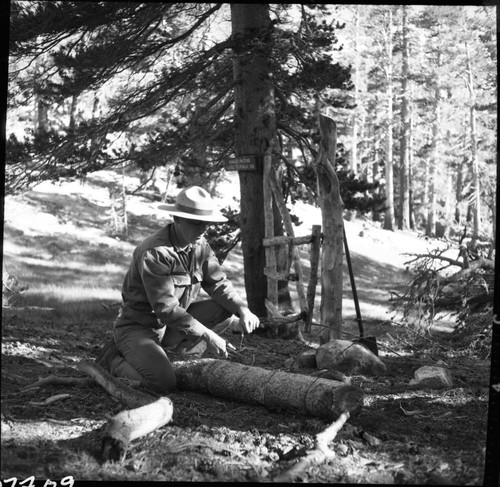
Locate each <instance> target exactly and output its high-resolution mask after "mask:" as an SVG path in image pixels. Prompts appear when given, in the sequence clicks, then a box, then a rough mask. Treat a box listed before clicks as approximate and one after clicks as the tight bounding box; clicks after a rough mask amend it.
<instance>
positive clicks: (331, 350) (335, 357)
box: [316, 340, 387, 375]
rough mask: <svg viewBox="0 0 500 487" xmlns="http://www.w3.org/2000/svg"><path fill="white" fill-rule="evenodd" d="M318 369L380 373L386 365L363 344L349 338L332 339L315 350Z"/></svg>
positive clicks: (348, 372)
mask: <svg viewBox="0 0 500 487" xmlns="http://www.w3.org/2000/svg"><path fill="white" fill-rule="evenodd" d="M316 363H317V366H318V368H319V369H329V370H332V369H333V370H338V371H340V372H342V373H344V374H348V375H357V374H360V375H382V374H385V373H386V371H387V367H386V365H385V364H384V362H382V360H380V359H379V358H378V357H377V356H376V355H375V354H374V353H372V352H371V351H370V350H368V349H367V348H366V347H364V346H363V345H360V344H358V343H353V342H351V341H349V340H332V341H331V342H328V343H325V344H324V345H321V346H320V347H318V349H317V350H316Z"/></svg>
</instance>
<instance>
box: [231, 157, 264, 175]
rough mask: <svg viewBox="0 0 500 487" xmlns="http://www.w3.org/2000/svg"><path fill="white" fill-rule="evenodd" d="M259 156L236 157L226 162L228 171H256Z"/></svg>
mask: <svg viewBox="0 0 500 487" xmlns="http://www.w3.org/2000/svg"><path fill="white" fill-rule="evenodd" d="M255 170H257V156H252V155H247V156H236V157H234V158H231V159H228V160H227V161H226V171H255Z"/></svg>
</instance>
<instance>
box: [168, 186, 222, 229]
mask: <svg viewBox="0 0 500 487" xmlns="http://www.w3.org/2000/svg"><path fill="white" fill-rule="evenodd" d="M159 208H160V209H161V210H167V211H168V212H169V213H170V214H171V215H172V216H178V217H181V218H187V219H189V220H200V221H204V222H212V223H223V222H227V218H226V217H225V216H224V215H223V214H222V213H221V212H220V211H219V210H217V209H216V208H215V205H214V202H213V200H212V198H211V197H210V194H209V193H208V191H205V190H204V189H203V188H200V187H199V186H191V187H190V188H185V189H183V190H182V191H181V192H180V193H179V194H178V195H177V199H176V201H175V204H174V205H160V206H159Z"/></svg>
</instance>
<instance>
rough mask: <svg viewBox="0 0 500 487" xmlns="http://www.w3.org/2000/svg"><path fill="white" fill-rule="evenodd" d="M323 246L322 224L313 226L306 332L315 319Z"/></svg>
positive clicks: (309, 330)
mask: <svg viewBox="0 0 500 487" xmlns="http://www.w3.org/2000/svg"><path fill="white" fill-rule="evenodd" d="M320 248H321V225H313V226H312V242H311V256H310V259H311V260H310V262H311V272H310V274H309V284H308V285H307V309H308V314H307V319H306V327H305V331H306V333H310V332H311V324H312V320H313V311H314V300H315V298H316V285H317V283H318V267H319V256H320Z"/></svg>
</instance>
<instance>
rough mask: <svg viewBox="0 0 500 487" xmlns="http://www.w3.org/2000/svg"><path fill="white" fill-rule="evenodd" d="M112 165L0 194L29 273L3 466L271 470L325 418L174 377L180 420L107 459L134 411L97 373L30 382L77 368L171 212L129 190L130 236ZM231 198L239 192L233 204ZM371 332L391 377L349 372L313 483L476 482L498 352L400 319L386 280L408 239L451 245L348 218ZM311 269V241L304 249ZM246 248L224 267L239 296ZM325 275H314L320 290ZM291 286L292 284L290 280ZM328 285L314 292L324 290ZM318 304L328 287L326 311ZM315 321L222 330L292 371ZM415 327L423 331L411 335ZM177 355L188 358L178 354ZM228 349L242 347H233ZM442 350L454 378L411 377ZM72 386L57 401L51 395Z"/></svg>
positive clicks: (91, 352) (350, 327) (312, 216)
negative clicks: (487, 353) (125, 413)
mask: <svg viewBox="0 0 500 487" xmlns="http://www.w3.org/2000/svg"><path fill="white" fill-rule="evenodd" d="M106 177H111V176H110V175H109V174H108V173H102V174H99V175H97V176H95V177H93V178H89V180H87V182H86V183H85V184H80V183H66V184H62V185H59V186H55V185H48V184H44V185H41V186H40V187H38V188H37V189H36V190H35V191H32V192H29V193H27V194H25V195H23V196H17V197H9V198H7V199H6V201H5V228H4V249H3V253H4V255H3V266H4V270H5V271H7V272H9V273H10V274H11V275H15V276H16V277H17V278H18V280H19V283H20V285H26V286H29V288H28V289H26V290H25V291H24V292H23V293H22V294H21V295H20V297H19V301H18V302H17V303H13V304H12V305H11V306H10V307H9V308H3V316H2V363H1V369H2V379H1V385H2V388H1V413H2V416H1V426H2V437H1V473H0V477H1V478H2V480H3V479H9V478H13V477H15V478H17V479H18V480H19V481H21V480H23V479H26V478H28V477H30V476H34V477H35V478H36V479H37V480H41V479H51V480H61V479H65V480H66V481H65V484H66V485H69V481H70V479H69V478H70V477H72V478H73V479H74V480H75V481H78V480H156V481H160V480H163V481H215V482H268V481H272V480H273V479H274V478H275V477H276V476H277V475H278V474H279V473H281V472H283V471H285V470H286V469H287V468H289V467H290V466H291V465H292V464H293V463H294V462H296V461H297V460H298V459H299V458H300V457H301V455H303V454H304V451H305V450H307V449H309V448H311V447H312V445H313V441H314V435H315V434H317V433H319V432H320V431H322V430H323V429H325V428H326V427H327V426H328V423H327V422H325V421H324V420H321V419H318V418H314V417H307V416H303V415H299V414H296V413H293V412H289V411H285V410H270V409H267V408H264V407H261V406H256V405H251V404H244V403H238V402H234V401H230V400H227V399H223V398H220V397H212V396H208V395H205V394H199V393H195V392H185V391H175V392H174V393H172V394H170V395H169V397H170V398H171V399H172V401H173V403H174V414H173V419H172V421H171V422H170V423H169V424H167V425H166V426H164V427H162V428H159V429H158V430H156V431H154V432H152V433H150V434H149V435H147V436H144V437H142V438H139V439H137V440H135V441H134V442H133V443H132V445H131V447H130V449H129V451H128V453H127V455H126V457H125V459H124V460H123V461H122V462H119V463H102V462H101V460H100V441H101V436H102V432H103V430H104V427H105V425H106V423H107V420H108V418H109V417H110V416H111V415H114V414H116V413H118V412H119V411H121V410H123V409H124V406H123V405H122V404H120V403H119V402H118V401H117V400H115V399H114V398H112V397H111V396H110V395H109V394H107V392H106V391H105V390H104V389H102V388H101V387H100V386H98V385H95V386H81V387H77V386H47V387H45V388H39V389H29V388H28V389H25V388H26V387H27V386H29V385H30V384H33V383H34V382H35V381H36V380H37V379H38V378H39V377H45V376H48V375H62V376H81V374H80V373H79V372H78V371H77V370H76V369H75V366H76V364H77V363H78V362H79V361H80V360H82V359H93V358H95V357H96V356H97V355H98V353H99V351H100V349H101V346H102V344H103V343H105V342H106V341H107V339H108V338H109V337H110V336H111V331H112V329H111V323H112V321H113V319H114V316H115V314H116V307H115V305H116V303H117V302H118V301H119V300H120V286H121V280H122V278H123V276H124V273H125V271H126V268H127V266H128V263H129V260H130V257H131V253H132V250H133V248H134V245H135V244H136V243H137V242H138V241H140V240H141V239H142V238H143V237H144V236H146V235H148V234H149V233H152V232H153V231H155V230H156V229H157V228H158V227H159V226H160V225H162V224H164V222H165V215H160V214H158V211H156V210H155V209H154V207H155V203H153V202H151V201H150V200H148V199H147V198H144V197H140V196H135V197H131V198H130V201H129V203H130V204H129V212H130V213H129V227H130V233H129V237H128V238H127V239H118V238H114V237H113V236H112V235H111V231H110V226H109V222H110V218H111V216H110V214H109V202H108V201H107V199H106V198H107V196H106V194H107V193H106V190H105V184H106V181H105V178H106ZM233 206H234V205H233ZM296 211H297V214H298V215H299V216H300V218H301V220H302V221H306V220H307V225H305V224H303V225H302V226H300V227H298V229H300V231H299V232H297V234H300V232H302V234H306V233H308V232H309V231H310V225H311V224H313V223H319V221H318V212H317V211H316V210H314V209H311V208H307V207H305V206H303V207H297V209H296ZM346 232H347V237H348V241H349V245H350V250H351V256H352V259H353V264H354V271H355V276H356V284H357V288H358V294H359V298H360V301H361V312H362V315H363V321H364V325H365V335H367V336H370V335H374V336H376V337H377V342H378V345H379V350H380V358H381V359H382V360H383V362H384V363H385V364H386V365H387V369H388V371H387V374H386V375H385V376H382V377H365V376H352V377H350V378H349V380H350V382H351V384H353V385H357V386H359V387H361V388H362V389H363V390H364V392H365V394H366V399H365V405H364V407H363V409H362V410H361V412H360V413H359V414H358V415H357V416H353V417H351V418H350V419H349V421H348V422H347V423H346V424H345V425H344V427H343V428H342V429H341V430H340V432H339V433H338V435H337V437H336V438H335V440H334V441H333V442H332V443H331V444H330V447H331V449H332V450H333V451H334V452H335V454H336V455H335V457H334V458H333V459H330V460H328V461H325V462H323V463H321V464H318V465H314V466H312V467H310V468H309V469H308V470H306V471H304V472H303V473H302V475H301V476H300V477H299V478H298V479H297V480H299V481H306V482H317V483H372V484H455V485H482V482H483V473H484V461H485V442H486V433H487V414H488V385H489V367H490V362H489V360H487V359H486V360H485V359H479V358H477V357H474V356H471V355H470V354H467V353H466V351H465V350H462V351H460V350H457V349H456V346H452V344H451V337H452V335H453V321H452V320H450V319H448V320H446V319H443V320H442V321H441V322H440V323H439V324H438V325H437V326H435V327H433V328H432V329H430V330H422V329H419V330H415V329H412V328H411V327H409V326H405V325H403V323H401V322H398V321H397V319H398V318H397V315H396V314H395V313H394V312H393V311H391V310H390V301H389V299H390V291H391V290H393V289H396V288H397V287H398V286H401V285H402V283H403V282H404V280H405V278H406V277H407V270H406V269H405V261H407V260H408V256H405V255H404V253H406V252H422V251H425V249H427V248H428V247H432V246H434V245H441V244H442V243H440V242H437V241H426V240H425V239H422V238H419V237H418V236H417V235H416V234H415V233H412V232H385V231H383V230H381V229H379V228H377V226H376V225H374V224H372V223H370V222H368V221H359V220H357V221H353V222H346ZM301 255H302V256H303V258H304V259H303V260H304V267H305V272H306V277H307V272H308V255H307V249H302V250H301ZM242 266H243V264H242V256H241V250H239V249H238V248H237V249H235V250H234V251H233V252H232V253H231V254H230V256H229V257H228V259H227V260H226V262H225V264H224V269H225V270H226V272H227V274H228V275H229V276H230V277H231V279H232V280H233V282H234V283H235V285H236V287H238V288H239V289H240V291H241V292H242V293H243V294H244V284H243V282H242V274H243V273H242ZM345 276H346V278H345V280H344V282H345V284H344V323H343V327H344V332H345V338H349V337H353V336H355V335H356V334H357V333H358V331H357V323H356V320H355V314H354V306H353V304H352V292H351V291H350V286H349V280H348V276H347V272H346V273H345ZM318 289H319V288H318ZM292 295H294V293H292ZM318 295H319V291H318ZM318 308H319V296H318V299H317V303H316V309H318ZM321 330H322V329H321V328H319V327H313V329H312V331H311V333H303V335H304V338H305V340H306V342H308V344H304V343H302V342H300V341H297V340H293V339H284V338H273V337H271V336H269V335H266V334H254V335H249V336H245V338H244V340H243V343H242V342H241V337H240V335H239V334H233V333H231V332H229V331H228V332H227V333H226V334H225V337H226V339H227V340H228V341H230V342H231V343H233V344H234V345H235V347H236V348H237V349H240V350H241V354H242V357H241V358H240V359H238V360H239V361H244V362H245V363H246V364H249V363H251V364H252V365H254V366H259V367H264V368H269V369H280V370H285V371H288V372H289V373H291V374H308V375H312V374H317V373H318V371H317V370H315V369H295V368H290V365H289V364H290V361H289V360H288V359H290V358H295V357H296V356H297V355H298V354H299V353H301V352H302V351H305V350H307V349H308V348H310V347H313V348H315V347H317V346H318V344H319V333H320V332H321ZM417 331H418V334H417ZM172 358H173V359H174V360H182V358H181V357H176V356H173V357H172ZM229 360H235V359H233V358H231V359H229ZM439 360H441V361H443V362H444V363H445V365H446V366H447V367H448V369H449V370H450V372H451V374H452V377H453V386H452V387H449V388H446V389H415V388H412V387H411V386H410V385H409V382H410V380H411V379H412V378H413V376H414V372H415V370H416V369H418V368H419V367H421V366H424V365H435V364H436V363H437V362H438V361H439ZM60 394H64V396H61V399H60V400H59V401H55V402H52V403H50V404H48V405H47V404H43V402H44V400H46V399H48V398H50V397H52V396H56V395H60Z"/></svg>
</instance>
